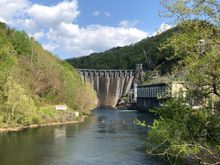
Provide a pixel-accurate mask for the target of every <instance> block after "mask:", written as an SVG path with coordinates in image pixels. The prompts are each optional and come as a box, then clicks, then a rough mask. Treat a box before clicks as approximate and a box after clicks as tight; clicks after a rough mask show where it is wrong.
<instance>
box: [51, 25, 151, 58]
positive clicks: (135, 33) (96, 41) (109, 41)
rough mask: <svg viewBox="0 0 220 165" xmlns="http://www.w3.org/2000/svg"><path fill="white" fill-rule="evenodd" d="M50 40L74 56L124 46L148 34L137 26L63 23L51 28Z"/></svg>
mask: <svg viewBox="0 0 220 165" xmlns="http://www.w3.org/2000/svg"><path fill="white" fill-rule="evenodd" d="M47 36H48V38H49V40H50V41H52V42H54V43H56V44H57V45H62V48H61V49H62V50H63V51H65V52H67V53H68V54H70V53H72V55H73V56H79V55H86V54H88V53H92V52H96V51H104V50H107V49H109V48H112V47H115V46H124V45H128V44H130V43H132V42H136V41H139V40H141V39H143V38H145V37H147V36H148V34H147V33H146V32H143V31H141V30H138V29H136V28H122V27H110V26H101V25H89V26H87V27H81V28H80V27H79V26H78V25H74V24H65V23H63V24H61V25H60V26H58V27H57V28H56V29H50V31H49V32H48V34H47Z"/></svg>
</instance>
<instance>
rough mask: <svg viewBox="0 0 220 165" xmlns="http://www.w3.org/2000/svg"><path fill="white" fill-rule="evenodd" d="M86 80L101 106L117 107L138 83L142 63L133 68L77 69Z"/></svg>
mask: <svg viewBox="0 0 220 165" xmlns="http://www.w3.org/2000/svg"><path fill="white" fill-rule="evenodd" d="M76 70H77V71H78V73H79V74H80V75H81V78H82V80H83V81H84V82H89V83H90V84H91V85H92V86H93V88H94V89H95V91H96V92H97V96H98V99H99V105H100V106H109V107H115V106H116V105H117V103H118V100H119V99H120V98H122V97H123V96H125V95H126V94H127V92H128V91H129V89H131V88H132V87H133V86H134V82H136V83H138V82H139V81H140V79H141V76H142V74H143V71H142V64H137V66H136V69H133V70H104V69H101V70H97V69H76Z"/></svg>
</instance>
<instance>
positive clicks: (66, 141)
mask: <svg viewBox="0 0 220 165" xmlns="http://www.w3.org/2000/svg"><path fill="white" fill-rule="evenodd" d="M136 118H137V119H139V120H147V121H148V122H149V123H150V122H152V118H153V117H152V116H151V115H149V114H139V113H137V112H135V111H133V112H131V111H112V110H95V111H94V112H93V114H92V115H91V116H90V117H89V118H88V119H87V120H86V122H84V123H81V124H74V125H65V126H56V127H54V126H53V127H47V128H38V129H29V130H26V131H22V132H18V133H11V134H1V135H0V165H105V164H106V165H115V164H119V165H134V164H135V165H142V164H160V162H159V161H158V160H152V159H148V158H146V157H145V155H144V153H143V138H145V136H146V131H147V130H146V128H140V127H138V126H136V125H135V124H134V123H133V121H134V120H135V119H136Z"/></svg>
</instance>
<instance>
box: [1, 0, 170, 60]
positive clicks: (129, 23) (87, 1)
mask: <svg viewBox="0 0 220 165" xmlns="http://www.w3.org/2000/svg"><path fill="white" fill-rule="evenodd" d="M160 10H162V6H160V0H138V1H137V0H118V1H116V0H69V1H66V0H47V1H45V0H14V1H12V0H1V1H0V20H1V21H4V22H6V23H8V24H9V25H10V26H13V27H15V28H17V29H22V30H25V31H27V32H28V34H29V35H30V36H33V37H35V39H36V40H38V41H39V42H40V43H41V44H42V45H43V46H44V48H45V49H47V50H49V51H52V52H53V53H54V54H56V55H58V56H59V57H60V58H63V59H64V58H70V57H78V56H82V55H87V54H89V53H92V52H100V51H104V50H107V49H109V48H112V47H115V46H124V45H129V44H131V43H134V42H137V41H139V40H141V39H143V38H146V37H149V36H152V35H154V34H155V32H156V31H157V30H158V29H160V31H163V30H166V29H168V28H170V25H171V23H172V21H171V20H169V19H168V18H161V17H159V15H158V13H159V11H160ZM1 11H6V12H4V13H3V12H1Z"/></svg>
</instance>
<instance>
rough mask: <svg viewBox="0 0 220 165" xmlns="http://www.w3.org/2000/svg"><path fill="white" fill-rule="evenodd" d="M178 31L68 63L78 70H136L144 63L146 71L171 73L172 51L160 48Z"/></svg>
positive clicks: (171, 30)
mask: <svg viewBox="0 0 220 165" xmlns="http://www.w3.org/2000/svg"><path fill="white" fill-rule="evenodd" d="M178 31H179V27H175V28H172V29H170V30H168V31H166V32H163V33H162V34H159V35H156V36H153V37H149V38H146V39H143V40H141V41H140V42H137V43H135V44H131V45H129V46H125V47H116V48H112V49H110V50H107V51H105V52H102V53H93V54H91V55H89V56H83V57H79V58H71V59H67V61H68V62H69V63H70V64H72V65H73V66H74V67H76V68H86V69H90V68H92V69H134V68H135V65H136V64H139V63H142V64H143V67H144V69H145V70H153V69H155V68H156V67H158V68H159V69H160V71H161V72H162V73H166V72H169V71H170V69H171V66H172V64H173V63H174V62H175V61H170V60H167V58H168V57H170V55H171V54H172V50H171V49H169V48H168V49H166V50H160V46H161V44H162V43H164V42H165V41H166V40H167V39H168V38H170V37H171V36H172V35H173V34H174V33H178Z"/></svg>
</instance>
